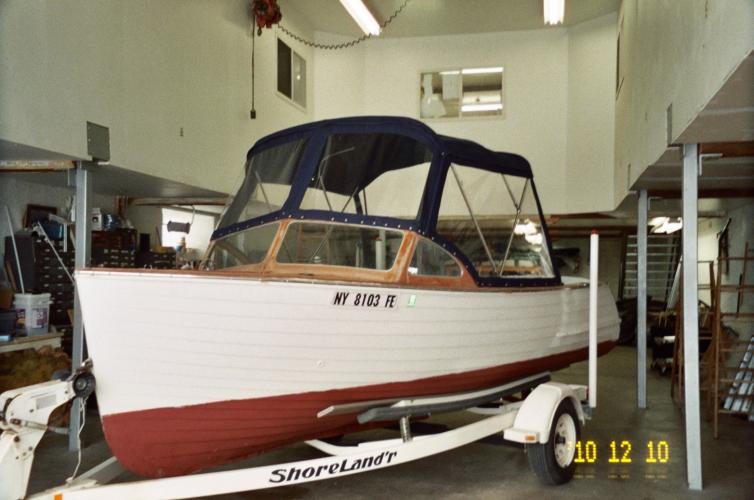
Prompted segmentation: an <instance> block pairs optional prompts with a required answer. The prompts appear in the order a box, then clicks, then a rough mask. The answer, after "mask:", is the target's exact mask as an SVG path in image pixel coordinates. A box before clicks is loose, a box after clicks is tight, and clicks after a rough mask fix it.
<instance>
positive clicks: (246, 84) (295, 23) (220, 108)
mask: <svg viewBox="0 0 754 500" xmlns="http://www.w3.org/2000/svg"><path fill="white" fill-rule="evenodd" d="M248 9H249V2H248V1H247V0H229V1H215V0H192V1H183V0H161V1H159V2H151V1H143V0H142V1H128V2H91V1H87V0H65V1H56V2H30V1H19V0H6V1H2V2H0V89H2V91H0V139H2V140H5V141H11V142H15V143H20V144H25V145H32V146H34V147H37V148H41V149H46V150H49V151H55V152H57V153H60V154H63V155H70V156H72V157H79V158H87V157H88V155H87V150H86V133H85V123H86V121H91V122H95V123H98V124H101V125H104V126H107V127H109V128H110V145H111V155H112V158H111V163H112V164H113V165H116V166H120V167H123V168H127V169H130V170H134V171H137V172H143V173H148V174H151V175H155V176H159V177H163V178H166V179H170V180H174V181H178V182H183V183H186V184H191V185H196V186H200V187H203V188H207V189H212V190H216V191H223V192H229V191H231V190H232V187H233V181H234V180H235V179H237V178H238V176H239V174H240V172H241V169H242V165H243V161H244V158H245V155H246V152H247V150H248V148H249V147H250V145H251V144H252V143H253V142H254V141H255V140H256V139H258V138H259V137H261V136H263V135H265V134H267V133H270V132H272V131H275V130H279V129H281V128H285V127H288V126H292V125H295V124H298V123H302V122H307V121H311V120H312V118H313V113H312V111H311V107H310V108H309V109H308V110H302V109H301V108H299V107H296V106H294V105H292V104H290V103H289V102H286V100H285V99H284V98H282V97H280V96H279V95H277V90H276V51H275V49H276V38H275V32H274V31H273V30H264V33H263V34H262V36H261V37H258V38H257V39H256V44H257V45H256V49H257V50H256V70H257V71H256V109H257V117H258V118H257V119H256V120H251V119H250V118H249V110H250V109H251V53H252V52H251V47H252V38H251V27H250V17H249V12H248ZM285 23H286V25H287V26H288V27H289V28H290V29H292V30H294V31H295V32H297V33H301V34H302V35H304V36H309V37H310V36H313V33H312V30H311V29H310V28H309V27H308V25H307V24H306V22H305V21H304V20H302V19H300V18H299V16H298V15H297V13H296V11H295V10H294V9H291V8H286V16H285ZM286 43H288V44H289V45H290V46H291V47H292V48H293V49H294V50H295V51H297V52H298V53H299V54H301V55H302V56H303V57H304V58H305V59H306V60H307V61H309V62H310V63H311V61H312V53H311V50H310V49H309V48H307V47H305V46H301V45H300V44H298V43H296V42H294V41H292V40H286ZM308 74H309V75H311V72H308ZM309 79H310V80H311V77H309ZM309 83H310V84H309V85H308V86H307V87H308V89H311V88H312V86H311V81H310V82H309ZM310 92H311V91H310ZM308 97H309V98H308V99H307V102H312V99H311V95H309V96H308ZM77 131H78V132H77Z"/></svg>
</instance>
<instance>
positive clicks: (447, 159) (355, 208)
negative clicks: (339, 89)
mask: <svg viewBox="0 0 754 500" xmlns="http://www.w3.org/2000/svg"><path fill="white" fill-rule="evenodd" d="M466 167H471V168H466ZM449 172H452V174H451V175H449ZM451 177H453V179H454V180H453V181H452V182H453V183H454V184H455V183H456V182H457V183H458V186H459V187H455V186H454V187H453V188H452V189H450V188H447V186H446V179H449V178H451ZM449 182H451V181H449ZM491 183H498V184H499V189H498V191H494V192H490V193H487V190H489V185H490V184H491ZM516 186H519V187H518V188H517V187H516ZM521 186H523V188H522V187H521ZM444 193H446V194H445V197H446V198H447V199H446V200H445V204H443V195H444ZM458 193H460V194H462V195H463V197H461V196H459V195H458ZM499 193H504V196H501V195H500V194H499ZM471 198H474V199H471ZM502 198H506V199H505V200H503V199H502ZM498 199H499V201H500V202H501V203H500V206H501V207H502V206H503V205H504V203H502V202H503V201H505V202H506V203H507V204H508V209H507V211H506V212H501V213H505V214H506V215H507V216H508V219H509V223H508V226H510V227H508V229H507V233H506V235H505V239H508V238H510V240H511V241H513V240H514V239H515V238H514V236H513V233H514V232H515V233H516V235H518V236H522V235H523V236H527V238H528V239H529V240H531V241H536V240H538V241H539V244H540V245H544V247H545V248H544V250H545V251H546V252H547V253H548V255H551V253H552V252H551V248H550V246H549V239H548V238H547V237H546V236H547V228H546V224H545V220H544V217H542V213H541V207H540V205H539V199H538V197H537V194H536V188H535V186H534V182H533V175H532V170H531V166H530V165H529V162H528V161H527V160H526V159H525V158H524V157H523V156H520V155H517V154H513V153H504V152H495V151H490V150H489V149H487V148H485V147H483V146H481V145H479V144H477V143H475V142H472V141H469V140H466V139H458V138H454V137H448V136H444V135H439V134H437V133H435V132H434V131H433V130H432V129H431V128H429V127H428V126H427V125H425V124H424V123H422V122H420V121H418V120H414V119H411V118H406V117H393V116H364V117H351V118H339V119H333V120H323V121H318V122H314V123H308V124H304V125H300V126H296V127H292V128H288V129H285V130H282V131H279V132H276V133H274V134H271V135H268V136H267V137H264V138H262V139H260V140H259V141H258V142H257V143H256V144H254V146H253V147H252V148H251V149H250V150H249V152H248V154H247V161H246V167H245V179H244V182H243V184H242V186H241V187H240V189H239V190H238V192H237V194H236V195H235V196H234V198H233V200H232V201H231V202H230V203H229V205H228V207H227V209H226V211H225V213H224V214H223V216H222V218H221V220H220V223H219V224H218V227H217V229H216V230H215V232H214V233H213V235H212V240H216V239H219V238H223V237H226V236H228V235H231V234H234V233H237V232H239V231H243V230H246V229H249V228H251V227H254V226H258V225H262V224H267V223H269V222H272V221H276V220H281V219H289V218H295V219H311V220H325V221H332V222H345V223H349V224H354V223H356V224H365V225H366V224H368V225H371V226H379V227H387V228H397V229H402V230H409V231H414V232H416V233H418V234H420V235H423V236H426V237H429V238H431V239H432V240H436V241H438V242H439V243H440V244H441V245H442V246H443V247H444V248H446V249H447V250H449V251H450V250H452V253H453V254H455V255H457V256H458V257H459V259H461V260H463V261H464V263H465V264H466V265H467V268H468V269H469V271H470V272H471V273H472V275H473V276H475V278H476V279H477V282H478V283H479V284H482V285H489V286H500V285H510V284H514V283H515V281H516V280H515V279H513V278H506V277H505V276H490V277H487V278H485V277H483V276H482V275H481V274H480V273H479V272H478V269H477V268H476V266H475V265H474V264H473V263H472V261H473V259H474V257H473V256H471V255H468V254H469V253H474V252H473V251H472V250H469V249H466V250H464V249H463V248H461V247H462V246H463V245H460V244H459V243H458V241H455V242H454V241H451V239H450V238H449V237H448V235H447V231H443V227H444V226H447V225H448V224H450V222H448V221H453V220H455V219H456V218H457V217H454V216H452V214H455V215H458V216H464V217H465V218H466V219H468V220H472V219H473V222H474V224H475V225H476V230H477V231H478V232H480V236H481V228H480V225H479V223H478V222H477V219H476V218H475V214H474V213H473V212H475V211H476V212H478V213H477V214H476V215H479V216H480V217H484V216H495V215H496V214H497V212H496V211H495V210H494V209H493V208H492V207H493V205H494V204H495V203H497V201H496V200H498ZM525 199H527V200H529V204H528V205H527V206H528V207H529V209H528V211H526V210H524V200H525ZM480 200H482V201H480ZM475 203H476V204H477V206H474V204H475ZM441 204H442V205H443V207H444V209H443V213H442V214H440V216H441V218H442V219H443V221H442V222H441V223H440V226H442V227H440V228H438V214H439V213H440V212H441V210H440V208H441ZM445 208H447V210H445ZM501 210H502V208H501ZM448 213H450V214H451V216H447V214H448ZM469 213H471V219H469ZM514 214H515V217H514ZM525 215H529V216H530V217H529V219H526V220H531V221H534V222H532V224H533V225H532V226H526V225H525V224H524V222H525V221H524V219H523V218H522V217H523V216H525ZM535 218H536V219H535ZM514 226H515V229H516V230H515V231H514ZM522 228H523V229H522ZM527 228H528V229H527ZM531 228H534V229H531ZM438 229H439V231H438ZM467 229H468V228H467ZM535 230H536V231H538V232H537V233H535V232H533V231H535ZM522 231H524V232H522ZM526 231H528V232H526ZM536 234H541V235H542V236H536ZM508 235H510V236H508ZM519 239H520V238H519ZM482 240H484V237H482ZM459 245H460V246H459ZM484 245H485V247H486V248H487V251H486V254H487V255H488V256H490V259H491V261H492V267H493V268H495V267H496V266H495V263H494V261H495V259H494V255H490V254H491V253H494V252H492V251H491V248H492V247H494V248H492V249H498V248H502V247H505V246H506V244H505V242H503V243H500V244H498V245H497V246H495V245H494V244H493V245H492V246H490V245H489V244H488V243H487V242H486V241H484ZM511 247H512V244H511V242H507V248H505V249H504V251H503V249H499V252H500V253H501V254H504V257H505V256H509V255H511ZM513 247H514V248H513V250H515V245H513ZM548 258H549V257H548ZM503 262H505V259H504V260H503ZM500 266H501V269H502V266H503V264H500ZM500 280H503V281H500ZM525 282H526V284H527V285H531V284H534V283H536V284H538V285H540V286H541V285H544V284H548V283H553V284H554V283H555V282H557V283H559V282H560V278H559V276H558V274H557V270H555V271H554V272H553V273H551V276H550V277H549V278H548V279H544V280H543V279H542V278H536V279H532V278H527V279H526V280H525Z"/></svg>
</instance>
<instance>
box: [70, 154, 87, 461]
mask: <svg viewBox="0 0 754 500" xmlns="http://www.w3.org/2000/svg"><path fill="white" fill-rule="evenodd" d="M91 165H92V164H91V163H90V162H86V161H79V162H76V207H75V214H76V269H82V268H84V267H87V266H88V265H89V258H90V255H91V231H90V229H91V221H92V217H91V212H92V210H91V202H92V177H91V176H92V173H91V170H90V166H91ZM72 354H73V356H72V360H71V364H72V365H73V366H72V369H73V370H76V369H77V368H79V367H80V366H81V363H83V362H84V323H83V320H82V318H81V302H80V301H79V294H78V292H76V293H75V294H74V299H73V353H72ZM80 426H81V400H80V399H79V398H76V399H74V400H73V405H72V408H71V424H70V426H69V427H68V431H69V432H68V449H69V450H71V451H78V450H79V446H80V443H79V439H78V432H79V427H80Z"/></svg>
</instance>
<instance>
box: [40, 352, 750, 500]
mask: <svg viewBox="0 0 754 500" xmlns="http://www.w3.org/2000/svg"><path fill="white" fill-rule="evenodd" d="M635 356H636V351H635V349H633V348H629V347H617V348H616V349H614V350H613V351H612V352H611V353H610V354H608V355H607V356H605V357H602V358H600V372H599V379H600V381H599V401H598V408H597V411H596V413H595V415H594V418H593V419H592V420H591V421H589V422H587V425H586V427H585V428H584V431H583V433H582V441H587V440H591V441H594V442H595V443H596V445H597V460H596V463H594V464H585V465H580V466H579V467H578V469H577V471H576V477H575V478H574V479H573V480H572V481H571V482H570V483H568V484H566V485H563V486H557V487H546V486H542V485H540V483H539V482H538V481H537V479H536V477H535V476H534V474H533V473H532V472H531V471H530V470H529V466H528V462H527V459H526V456H525V454H524V452H523V451H522V450H520V449H517V448H515V447H513V446H510V445H507V444H504V443H503V442H502V440H501V439H498V438H488V439H487V440H484V441H480V442H476V443H473V444H470V445H468V446H465V447H462V448H458V449H456V450H453V451H449V452H446V453H443V454H441V455H436V456H432V457H429V458H425V459H423V460H418V461H415V462H411V463H407V464H403V465H399V466H396V467H389V468H386V469H381V470H377V471H372V472H367V473H363V474H355V475H352V476H347V477H343V478H338V479H331V480H327V481H320V482H314V483H307V484H303V485H296V486H287V487H282V488H273V489H268V490H261V491H256V492H247V493H238V494H233V495H223V496H217V497H212V498H216V499H223V500H240V499H272V498H275V499H279V498H286V499H288V498H290V499H293V498H343V499H346V498H347V499H354V498H391V497H392V498H405V497H410V498H438V497H441V498H490V499H493V498H494V499H499V498H551V497H553V496H554V495H557V497H558V498H574V499H575V498H578V499H583V498H602V499H604V498H611V497H612V498H634V499H635V498H641V499H653V498H701V497H702V496H703V497H704V498H721V499H722V498H725V499H734V498H742V499H743V498H754V452H752V444H753V443H754V424H752V423H749V422H746V421H743V420H740V419H737V418H733V417H730V416H723V417H722V421H721V435H720V438H719V439H717V440H715V439H713V438H712V429H711V425H710V424H709V423H708V422H704V421H703V423H702V424H703V425H702V435H703V436H702V438H703V443H702V449H703V466H704V491H703V492H702V493H698V492H691V491H689V490H688V489H687V486H686V462H685V438H684V432H683V415H682V413H681V412H680V411H679V410H678V409H677V408H676V406H675V405H674V404H673V403H672V402H671V400H670V396H669V395H670V382H669V379H668V378H661V377H659V376H657V375H656V374H655V373H654V372H652V373H651V374H650V376H649V380H648V392H649V393H648V403H649V409H648V410H645V411H640V410H637V409H636V407H635V399H636V398H635ZM586 374H587V365H586V363H579V364H577V365H573V366H572V367H570V368H568V369H566V370H563V371H560V372H557V373H556V374H554V376H553V378H554V380H557V381H562V382H568V383H585V382H586V378H587V376H586ZM476 418H478V417H474V416H472V415H470V414H467V413H454V414H449V415H444V416H440V417H435V418H433V419H432V420H431V422H436V423H442V424H447V425H449V426H457V425H461V424H463V423H468V422H471V421H473V420H475V419H476ZM364 434H365V435H366V436H369V437H371V438H375V437H385V436H386V437H396V436H397V432H395V431H389V430H380V431H370V432H369V433H364ZM349 438H350V436H349V437H347V438H346V439H349ZM612 440H616V441H617V442H618V443H620V442H621V441H623V440H628V441H630V443H631V445H632V450H631V453H630V458H631V460H632V461H631V463H624V464H610V463H608V459H609V458H610V441H612ZM650 440H651V441H653V442H657V441H659V440H664V441H666V442H667V443H668V445H669V450H670V457H669V460H668V462H667V463H666V464H648V463H646V462H645V460H646V456H647V442H648V441H650ZM83 442H84V447H85V449H84V452H83V457H82V468H81V469H80V470H81V471H84V470H87V469H88V468H90V467H92V466H94V465H96V464H98V463H100V462H101V461H102V460H104V459H106V458H107V457H108V456H109V450H108V448H107V444H106V443H105V442H104V441H103V439H102V434H101V429H100V426H99V420H98V419H96V415H92V416H91V417H90V419H89V421H88V423H87V426H86V428H85V430H84V432H83ZM318 456H322V454H320V453H319V452H318V451H316V450H313V449H311V448H309V447H307V446H305V445H293V446H289V447H286V448H284V449H281V450H277V451H275V452H272V453H268V454H265V455H262V456H258V457H255V458H252V459H249V460H246V461H244V462H241V463H239V464H236V465H234V467H237V466H238V465H242V466H255V465H267V464H273V463H282V462H290V461H296V460H305V459H309V458H315V457H318ZM618 456H620V454H619V455H618ZM75 462H76V456H75V454H72V453H69V452H67V451H66V438H65V437H64V436H58V435H49V436H46V437H45V439H43V440H42V443H41V445H40V446H39V448H38V451H37V457H36V460H35V463H34V468H33V470H32V476H31V483H30V487H29V491H30V492H38V491H41V490H44V489H46V488H49V487H52V486H54V485H57V484H61V483H62V482H63V481H64V480H65V478H66V477H67V476H68V475H70V473H71V472H72V470H73V467H74V466H75ZM228 468H230V467H228ZM135 479H138V478H137V477H135V476H133V475H132V474H130V473H125V474H123V475H122V476H121V477H120V478H119V480H125V481H130V480H135Z"/></svg>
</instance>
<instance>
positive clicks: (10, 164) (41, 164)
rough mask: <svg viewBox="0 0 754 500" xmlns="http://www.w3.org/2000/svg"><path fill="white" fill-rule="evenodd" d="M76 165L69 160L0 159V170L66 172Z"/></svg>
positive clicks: (9, 171)
mask: <svg viewBox="0 0 754 500" xmlns="http://www.w3.org/2000/svg"><path fill="white" fill-rule="evenodd" d="M74 168H76V165H75V164H74V163H73V162H72V161H69V160H0V172H6V173H11V172H14V173H18V172H64V171H66V170H73V169H74Z"/></svg>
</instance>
